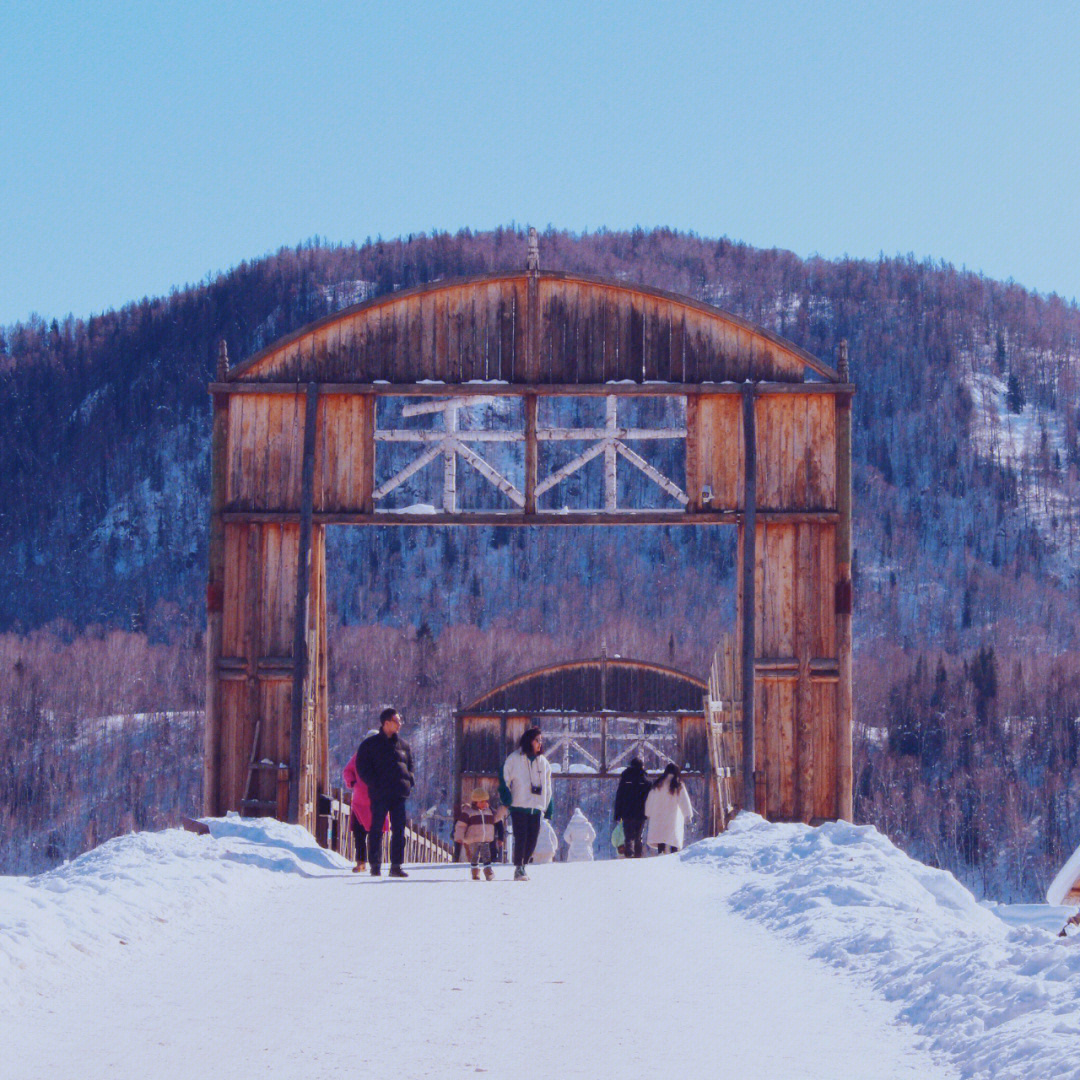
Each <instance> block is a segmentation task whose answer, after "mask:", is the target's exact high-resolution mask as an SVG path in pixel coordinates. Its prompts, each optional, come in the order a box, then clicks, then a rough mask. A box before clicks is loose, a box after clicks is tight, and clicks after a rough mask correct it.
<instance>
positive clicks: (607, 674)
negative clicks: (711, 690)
mask: <svg viewBox="0 0 1080 1080" xmlns="http://www.w3.org/2000/svg"><path fill="white" fill-rule="evenodd" d="M704 691H705V683H704V682H703V681H702V680H701V679H695V678H693V677H692V676H690V675H686V674H684V673H683V672H681V671H674V670H672V669H671V668H665V667H661V666H659V665H657V664H650V663H646V662H644V661H640V660H627V659H624V658H621V657H620V658H618V659H615V658H607V659H604V658H597V659H594V660H581V661H575V662H573V663H569V664H556V665H553V666H551V667H545V668H540V669H538V670H537V671H530V672H527V673H526V674H524V675H518V676H516V677H515V678H513V679H510V680H509V681H508V682H505V683H503V684H502V685H501V686H497V687H495V688H494V689H493V690H489V691H487V693H485V694H484V695H483V696H482V697H480V698H477V700H476V701H474V702H473V703H472V704H471V705H469V706H468V708H467V709H465V710H463V711H464V712H465V713H469V714H482V713H490V714H492V715H507V714H512V713H543V712H558V713H562V714H568V713H586V714H595V713H598V712H619V713H623V714H626V715H636V714H638V713H648V712H663V713H675V712H692V713H697V712H700V711H701V696H702V694H703V693H704Z"/></svg>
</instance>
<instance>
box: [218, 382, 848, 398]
mask: <svg viewBox="0 0 1080 1080" xmlns="http://www.w3.org/2000/svg"><path fill="white" fill-rule="evenodd" d="M306 385H307V384H306V383H305V384H303V385H301V384H298V383H290V382H243V381H240V380H237V381H236V382H215V383H211V384H210V393H211V394H295V395H300V394H302V393H304V389H305V387H306ZM318 385H319V393H320V394H374V395H378V396H382V397H524V396H525V395H526V394H537V395H540V396H542V397H610V396H615V397H696V396H697V395H699V394H740V393H742V383H735V382H721V383H709V382H704V383H661V382H648V383H639V382H610V383H551V384H544V383H503V382H496V383H492V382H467V383H437V382H428V383H319V384H318ZM754 392H755V393H756V394H828V395H832V396H836V395H839V396H841V397H850V396H851V395H852V394H854V393H855V384H854V383H833V382H803V383H786V382H760V383H756V384H755V387H754Z"/></svg>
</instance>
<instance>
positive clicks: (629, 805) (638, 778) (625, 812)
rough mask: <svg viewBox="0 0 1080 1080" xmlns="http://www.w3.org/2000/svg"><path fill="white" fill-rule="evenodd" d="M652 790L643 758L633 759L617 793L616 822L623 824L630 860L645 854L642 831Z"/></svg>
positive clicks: (624, 772) (621, 779)
mask: <svg viewBox="0 0 1080 1080" xmlns="http://www.w3.org/2000/svg"><path fill="white" fill-rule="evenodd" d="M651 790H652V781H651V780H650V779H649V778H648V776H646V775H645V765H644V763H643V762H642V760H641V758H631V759H630V764H629V765H628V766H627V767H626V768H625V769H624V770H623V774H622V776H620V777H619V786H618V788H617V789H616V791H615V820H616V822H619V821H621V822H622V826H623V836H624V838H625V839H624V840H623V843H624V844H625V845H626V857H627V858H628V859H640V858H641V856H642V855H643V854H644V846H643V845H642V842H641V830H642V829H643V828H644V827H645V800H646V799H647V798H648V797H649V792H650V791H651Z"/></svg>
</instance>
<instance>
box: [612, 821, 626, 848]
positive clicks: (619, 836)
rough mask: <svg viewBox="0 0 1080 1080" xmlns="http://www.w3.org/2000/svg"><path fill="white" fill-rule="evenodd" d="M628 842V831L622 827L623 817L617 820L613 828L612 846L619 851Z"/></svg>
mask: <svg viewBox="0 0 1080 1080" xmlns="http://www.w3.org/2000/svg"><path fill="white" fill-rule="evenodd" d="M625 843H626V832H625V831H624V829H623V827H622V818H620V819H619V820H618V821H616V822H615V828H614V829H612V830H611V846H612V847H613V848H614V849H615V850H616V851H618V850H619V848H621V847H622V846H623V844H625Z"/></svg>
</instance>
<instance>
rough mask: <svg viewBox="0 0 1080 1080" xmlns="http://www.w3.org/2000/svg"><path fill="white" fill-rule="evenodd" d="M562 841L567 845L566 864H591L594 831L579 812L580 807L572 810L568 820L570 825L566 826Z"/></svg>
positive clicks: (587, 820)
mask: <svg viewBox="0 0 1080 1080" xmlns="http://www.w3.org/2000/svg"><path fill="white" fill-rule="evenodd" d="M563 839H564V840H565V841H566V843H567V847H568V850H567V852H566V861H567V862H592V860H593V841H594V840H595V839H596V830H595V829H594V828H593V827H592V825H591V824H590V823H589V819H588V818H587V817H586V816H585V815H584V814H583V813H582V812H581V807H580V806H579V807H577V809H575V810H574V816H573V817H571V818H570V824H569V825H567V826H566V831H565V832H564V833H563Z"/></svg>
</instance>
